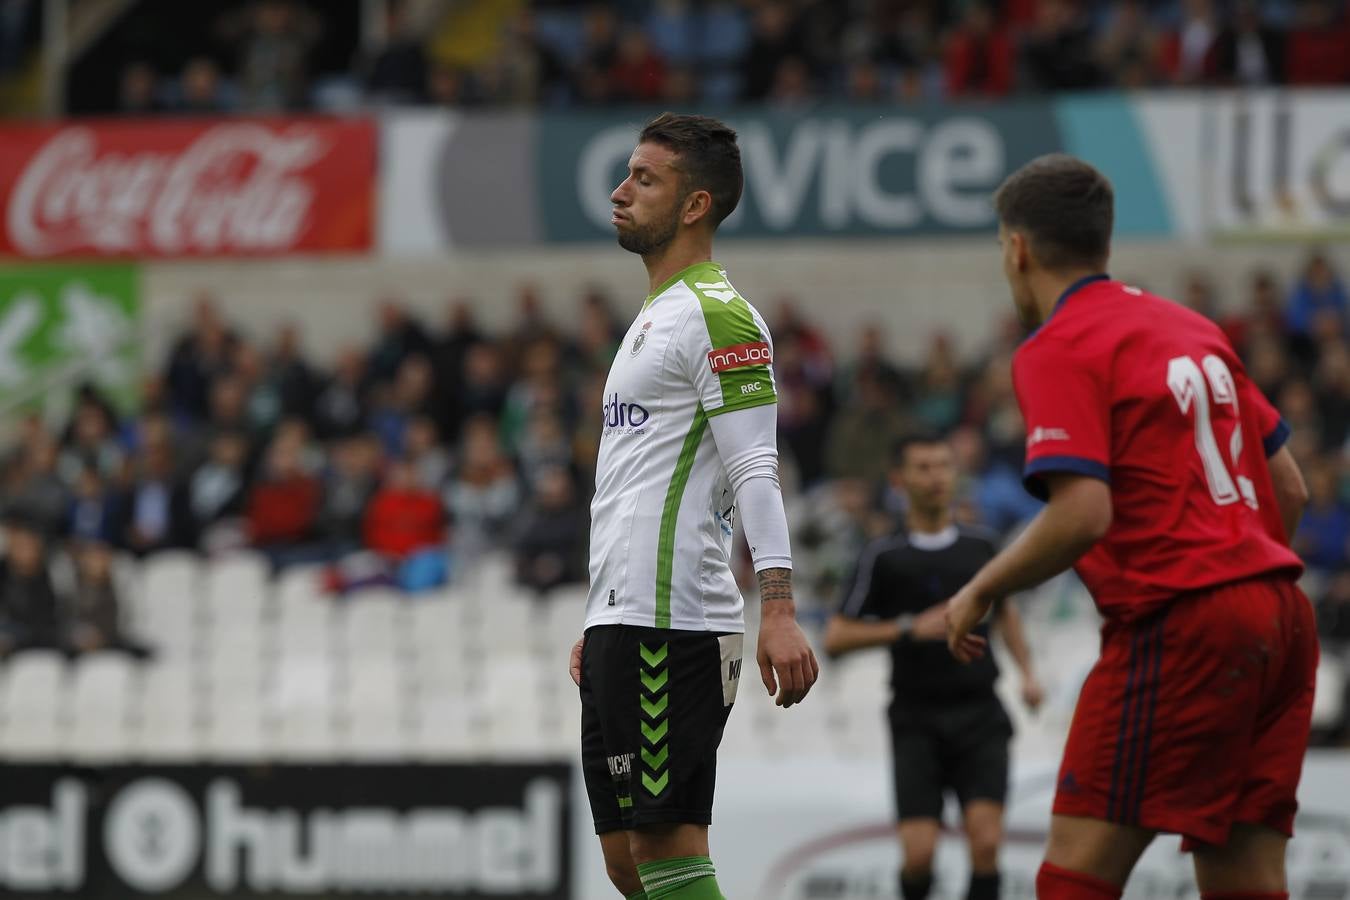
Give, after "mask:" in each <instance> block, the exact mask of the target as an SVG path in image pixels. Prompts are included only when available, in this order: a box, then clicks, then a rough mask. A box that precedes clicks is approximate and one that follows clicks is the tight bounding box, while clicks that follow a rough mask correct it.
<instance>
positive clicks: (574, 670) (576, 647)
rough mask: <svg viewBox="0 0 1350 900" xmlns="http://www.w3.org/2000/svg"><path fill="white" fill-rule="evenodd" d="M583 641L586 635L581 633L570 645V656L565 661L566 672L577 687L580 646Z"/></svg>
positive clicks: (579, 668)
mask: <svg viewBox="0 0 1350 900" xmlns="http://www.w3.org/2000/svg"><path fill="white" fill-rule="evenodd" d="M585 643H586V637H585V635H583V636H582V637H581V638H580V639H579V640H578V641H577V642H576V643H575V644H573V645H572V658H571V659H569V660H568V662H567V672H568V674H570V675H571V676H572V681H573V683H574V684H576V686H577V687H581V648H582V645H584V644H585Z"/></svg>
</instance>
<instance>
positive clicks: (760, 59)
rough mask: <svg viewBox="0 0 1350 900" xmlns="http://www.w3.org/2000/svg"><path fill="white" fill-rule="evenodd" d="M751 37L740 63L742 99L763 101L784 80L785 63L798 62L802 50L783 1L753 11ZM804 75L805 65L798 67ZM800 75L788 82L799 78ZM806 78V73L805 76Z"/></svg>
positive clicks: (772, 0)
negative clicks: (782, 70) (793, 60)
mask: <svg viewBox="0 0 1350 900" xmlns="http://www.w3.org/2000/svg"><path fill="white" fill-rule="evenodd" d="M752 27H753V32H752V34H753V36H752V37H751V39H750V47H749V49H748V50H747V51H746V53H745V57H744V58H743V60H742V62H741V99H742V100H750V101H754V100H764V99H766V98H768V96H769V94H770V93H771V92H772V91H773V90H774V88H775V87H776V86H777V85H778V83H779V82H780V81H782V80H783V75H782V74H781V71H780V70H781V69H782V67H783V63H785V62H786V61H787V60H788V59H792V58H797V59H800V58H801V57H802V55H803V48H802V46H801V42H800V40H799V39H798V36H797V34H796V33H795V30H794V28H793V20H792V12H791V10H790V9H789V7H788V4H787V3H784V2H782V0H765V2H764V3H761V4H760V5H759V6H758V7H757V8H756V9H755V11H754V23H753V26H752ZM801 69H802V71H804V64H803V66H802V67H801ZM800 75H801V72H798V73H797V74H796V75H795V76H794V75H789V76H788V77H789V79H792V78H795V77H800ZM806 75H807V77H808V78H809V73H806Z"/></svg>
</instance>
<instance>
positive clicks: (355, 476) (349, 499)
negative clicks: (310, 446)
mask: <svg viewBox="0 0 1350 900" xmlns="http://www.w3.org/2000/svg"><path fill="white" fill-rule="evenodd" d="M379 469H380V442H379V440H378V439H377V438H376V437H374V436H373V435H355V436H352V437H345V438H341V439H339V440H337V441H336V442H334V444H333V445H332V450H331V452H330V465H329V468H328V471H327V473H326V474H325V478H324V485H323V501H322V503H321V505H320V507H319V517H318V521H317V523H316V525H315V534H316V537H317V538H318V540H319V543H320V550H319V553H318V555H319V556H320V557H321V558H324V559H337V558H339V557H341V556H343V555H345V554H347V553H351V552H353V551H355V550H357V549H358V548H359V547H360V546H361V529H362V526H363V523H364V522H365V517H366V507H367V506H368V505H369V504H370V498H371V497H373V496H374V495H375V490H376V488H377V487H378V486H379Z"/></svg>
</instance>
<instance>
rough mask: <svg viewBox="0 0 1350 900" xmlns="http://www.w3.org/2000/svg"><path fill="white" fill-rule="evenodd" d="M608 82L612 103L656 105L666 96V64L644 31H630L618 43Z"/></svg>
mask: <svg viewBox="0 0 1350 900" xmlns="http://www.w3.org/2000/svg"><path fill="white" fill-rule="evenodd" d="M608 78H609V82H610V88H609V91H608V94H609V96H610V97H611V98H612V99H614V100H619V101H626V102H630V103H653V102H655V101H657V100H660V99H661V98H662V97H663V96H665V92H666V80H667V78H668V72H667V69H666V61H665V60H664V59H662V58H661V55H660V54H659V53H657V52H656V50H655V49H654V48H653V47H652V44H651V41H649V40H648V39H647V33H646V32H645V31H642V30H641V29H639V28H629V29H627V30H626V31H624V33H623V37H622V39H621V40H620V41H619V52H618V55H617V57H616V59H615V61H614V65H613V66H612V67H611V68H610V70H609V73H608Z"/></svg>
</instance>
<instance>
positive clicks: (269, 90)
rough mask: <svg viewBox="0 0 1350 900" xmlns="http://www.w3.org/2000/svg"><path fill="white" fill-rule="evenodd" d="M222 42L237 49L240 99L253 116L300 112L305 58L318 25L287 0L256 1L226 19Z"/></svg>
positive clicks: (310, 14)
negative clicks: (230, 44) (255, 114)
mask: <svg viewBox="0 0 1350 900" xmlns="http://www.w3.org/2000/svg"><path fill="white" fill-rule="evenodd" d="M220 31H221V34H222V36H223V37H224V38H225V39H226V40H228V41H230V42H231V43H233V44H234V45H235V46H236V47H237V51H238V58H239V88H240V99H241V102H242V103H243V105H244V107H245V108H246V109H248V110H251V111H254V112H284V111H287V110H296V109H301V108H303V107H304V106H305V105H306V103H307V99H308V98H307V93H308V90H309V83H308V78H309V53H310V49H311V48H312V47H313V45H314V43H315V41H316V40H317V39H318V37H319V31H320V20H319V18H318V17H317V16H316V15H315V14H314V13H313V12H311V11H310V10H308V9H307V8H305V7H301V6H299V5H297V4H296V3H294V2H292V0H257V2H255V3H253V4H252V5H250V6H249V7H246V8H245V9H243V10H241V11H240V12H238V13H236V14H234V15H231V16H227V17H226V18H225V19H223V20H222V22H221V25H220Z"/></svg>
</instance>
